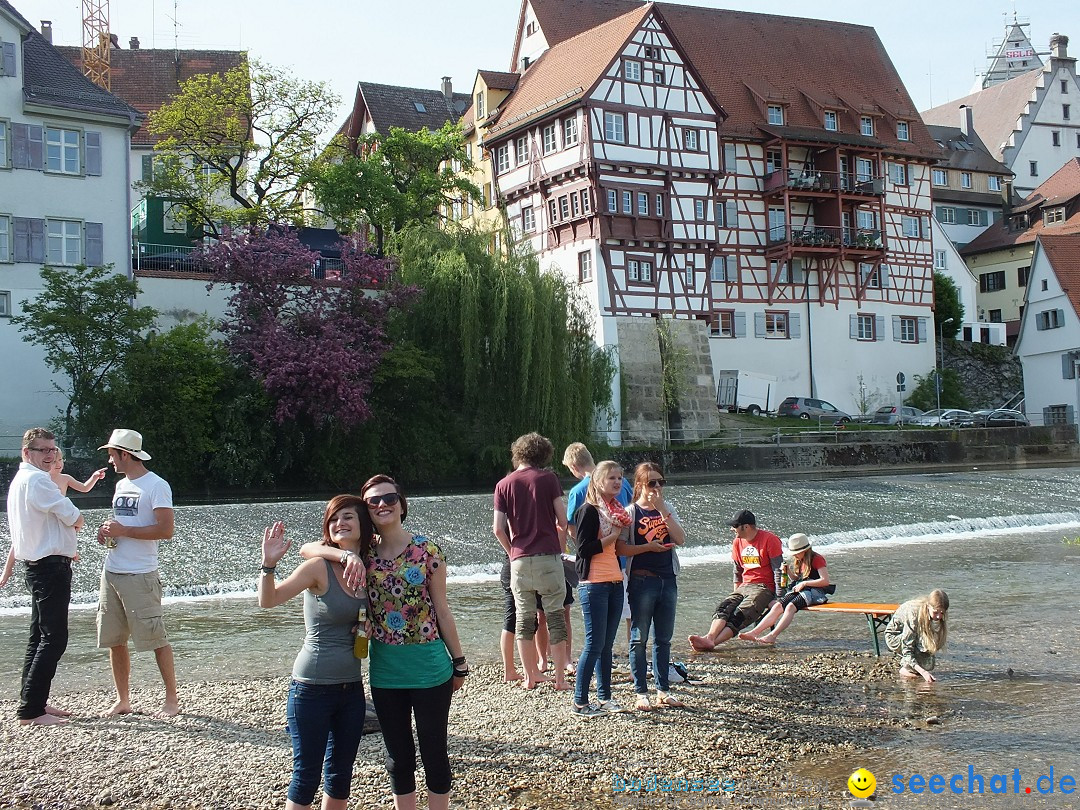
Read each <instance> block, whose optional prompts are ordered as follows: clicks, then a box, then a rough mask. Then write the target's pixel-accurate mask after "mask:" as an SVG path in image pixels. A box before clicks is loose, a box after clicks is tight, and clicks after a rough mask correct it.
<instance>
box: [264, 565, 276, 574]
mask: <svg viewBox="0 0 1080 810" xmlns="http://www.w3.org/2000/svg"><path fill="white" fill-rule="evenodd" d="M276 568H277V566H276V565H264V566H263V567H262V572H263V573H264V574H273V573H274V570H275V569H276Z"/></svg>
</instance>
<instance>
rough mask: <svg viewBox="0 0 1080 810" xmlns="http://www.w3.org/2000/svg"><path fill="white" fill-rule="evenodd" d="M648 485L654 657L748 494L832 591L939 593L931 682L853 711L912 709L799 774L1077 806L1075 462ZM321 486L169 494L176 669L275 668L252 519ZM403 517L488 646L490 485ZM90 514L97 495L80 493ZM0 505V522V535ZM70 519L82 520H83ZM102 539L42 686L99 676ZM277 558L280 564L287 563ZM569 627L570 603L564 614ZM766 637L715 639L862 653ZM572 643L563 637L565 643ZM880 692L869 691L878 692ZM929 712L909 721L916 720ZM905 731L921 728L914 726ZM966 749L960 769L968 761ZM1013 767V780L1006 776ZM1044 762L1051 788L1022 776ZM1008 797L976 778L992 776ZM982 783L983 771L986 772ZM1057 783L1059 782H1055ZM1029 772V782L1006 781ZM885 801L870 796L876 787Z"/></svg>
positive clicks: (864, 637) (22, 621) (18, 625)
mask: <svg viewBox="0 0 1080 810" xmlns="http://www.w3.org/2000/svg"><path fill="white" fill-rule="evenodd" d="M667 497H668V499H669V501H670V502H671V503H673V504H674V505H675V506H676V509H677V511H678V512H679V515H680V517H681V518H682V522H683V524H684V526H685V527H686V532H687V546H686V547H685V548H684V549H683V551H682V553H681V555H680V556H681V559H682V562H683V570H682V574H681V575H680V585H679V608H678V614H677V626H676V643H675V645H674V646H673V655H674V656H675V657H677V658H679V657H681V658H687V659H688V658H689V656H690V651H689V648H688V647H687V646H686V644H685V641H684V639H685V637H686V635H688V634H689V633H692V632H700V631H702V630H704V629H705V628H706V627H707V625H708V621H709V617H710V615H711V612H712V609H713V607H714V605H715V602H716V598H717V596H718V595H722V594H725V593H727V592H728V591H729V590H730V582H731V565H730V562H729V554H730V537H731V534H730V532H729V531H728V530H727V529H726V528H725V526H726V522H727V520H728V518H729V517H730V515H731V514H732V513H733V512H734V511H736V509H739V508H750V509H752V510H753V511H754V512H755V513H756V514H757V516H758V523H759V525H761V526H762V527H763V528H767V529H770V530H772V531H775V532H776V533H777V534H779V535H781V536H786V535H789V534H791V533H793V532H796V531H802V532H806V533H807V534H809V535H810V537H811V539H812V541H813V544H814V547H815V549H816V550H818V551H819V552H821V553H822V554H823V555H824V556H826V557H827V559H828V562H829V572H830V575H831V577H832V579H833V580H834V581H835V582H836V583H837V584H838V593H837V595H836V596H835V597H834V600H843V601H874V602H902V601H904V600H905V599H908V598H910V597H912V596H916V595H919V594H924V593H927V592H929V591H930V590H932V589H933V588H936V587H940V588H944V589H945V590H947V591H948V592H949V595H950V598H951V601H952V609H951V610H950V614H949V619H950V633H949V646H948V649H947V650H946V651H945V652H944V653H943V654H942V655H941V656H939V664H938V674H939V675H940V680H939V681H938V683H937V684H935V685H933V686H932V687H923V686H921V685H913V684H901V683H896V684H892V683H889V684H886V685H885V686H884V687H883V689H882V691H881V693H880V694H879V695H878V696H877V697H878V698H879V700H877V701H873V700H871V701H868V711H878V712H881V711H887V712H888V713H889V714H890V715H893V716H895V717H900V718H910V719H911V720H912V725H913V726H914V727H913V728H911V729H906V728H905V729H900V730H894V731H889V732H887V733H886V734H885V736H884V737H883V739H882V741H881V745H880V746H879V747H875V748H874V749H871V750H859V751H853V752H850V754H849V753H844V754H843V755H840V756H834V757H833V758H831V759H828V760H826V759H819V760H816V761H814V763H813V768H814V773H813V774H809V773H808V774H807V776H823V775H824V776H828V777H830V778H831V779H833V778H839V779H840V782H841V783H843V781H844V780H846V774H847V773H850V772H851V771H852V770H854V769H855V768H857V767H866V768H868V769H869V770H871V771H872V772H874V773H875V774H877V778H878V785H879V787H878V793H877V795H878V798H879V806H908V804H906V802H909V801H910V802H912V803H911V804H910V806H920V804H921V806H926V807H953V806H956V807H961V806H962V807H966V806H969V805H972V804H975V803H979V804H981V803H991V804H993V805H994V806H997V807H1002V808H1006V807H1013V806H1025V807H1036V806H1046V807H1072V806H1077V807H1080V802H1076V800H1075V798H1074V796H1075V795H1077V794H1073V795H1063V794H1062V793H1061V791H1060V788H1061V787H1062V785H1061V780H1062V777H1063V776H1067V775H1071V776H1072V777H1073V778H1074V779H1076V780H1077V781H1080V753H1078V751H1080V731H1078V720H1077V718H1078V717H1080V649H1078V645H1077V625H1078V619H1080V601H1078V600H1077V598H1076V596H1077V592H1078V591H1080V546H1078V545H1070V544H1067V543H1065V542H1064V541H1065V540H1066V538H1075V537H1077V535H1078V534H1080V468H1055V469H1045V470H1022V471H1006V472H1002V471H993V472H991V471H987V472H983V471H979V470H972V471H969V472H963V473H944V474H929V475H901V476H867V477H862V478H846V479H822V480H806V479H803V478H800V479H797V480H793V481H790V482H784V481H748V482H745V483H721V484H701V483H694V484H687V485H672V486H670V487H669V488H668V492H667ZM322 506H323V502H321V501H320V502H289V503H264V504H237V505H217V506H181V507H178V508H177V510H176V524H177V531H176V537H175V538H174V539H173V540H172V541H171V542H169V543H166V544H163V545H162V555H161V572H162V580H163V582H164V583H165V589H166V601H167V602H168V607H167V609H166V622H167V625H168V627H169V632H170V637H171V638H172V641H173V646H174V650H175V653H176V659H177V671H178V674H179V676H180V678H181V680H186V681H194V680H218V679H231V678H244V677H259V676H264V675H278V674H282V673H285V672H287V671H288V670H289V668H290V667H291V663H292V659H293V657H294V656H295V654H296V650H297V648H298V646H299V643H300V639H301V637H302V633H303V617H302V611H301V605H300V601H299V600H295V601H294V602H293V603H291V604H288V605H285V606H282V607H280V608H277V609H275V610H271V611H263V610H260V609H259V608H258V607H257V606H256V605H255V599H254V594H255V575H256V574H257V572H258V566H259V563H260V552H259V544H260V541H261V534H262V527H263V526H265V525H267V524H268V523H270V522H271V521H273V520H276V519H281V520H284V521H285V523H286V527H287V534H288V535H289V536H290V537H293V538H294V539H295V540H297V541H300V542H302V541H306V540H308V539H313V538H316V537H317V536H318V532H319V526H320V520H321V515H322ZM409 507H410V508H409V520H408V524H407V525H408V526H409V528H411V529H412V530H413V531H416V532H422V533H424V534H427V535H428V536H430V537H432V538H434V539H436V540H437V541H438V542H439V543H440V544H441V545H442V547H443V549H444V551H445V552H446V554H447V557H448V560H449V564H450V569H449V571H450V602H451V605H452V607H453V608H454V612H455V616H456V618H457V621H458V626H459V629H460V631H461V634H462V638H463V643H464V645H465V648H466V650H467V651H468V653H469V656H470V659H471V660H473V661H474V662H478V663H484V662H488V663H493V662H495V661H496V660H497V658H498V654H497V639H498V632H499V629H500V623H501V611H502V607H501V605H502V601H501V600H502V594H501V591H500V588H499V585H498V581H497V580H498V570H499V566H500V564H501V550H500V549H499V547H498V544H497V543H496V541H495V539H494V538H493V537H492V535H491V530H490V526H491V495H490V493H483V494H474V495H449V496H439V497H418V498H412V499H410V503H409ZM86 515H87V523H88V525H91V526H96V525H97V524H98V523H99V522H100V521H101V520H103V519H104V518H105V516H106V513H105V512H104V511H103V510H87V512H86ZM6 535H7V523H6V516H5V515H0V537H6ZM84 535H85V536H86V537H89V532H85V533H84ZM101 560H102V550H101V549H99V548H98V547H97V546H96V545H95V544H93V543H91V542H83V543H82V560H81V561H80V562H79V563H78V565H77V567H76V578H75V586H74V590H75V597H74V602H75V605H74V606H73V611H72V628H71V629H72V634H71V643H70V646H69V648H68V652H67V654H66V655H65V657H64V660H63V661H62V662H61V666H60V671H59V673H58V675H57V679H56V682H55V685H54V689H55V691H56V692H57V693H63V692H73V691H82V690H88V689H97V688H101V687H106V686H108V684H109V675H108V665H107V661H106V657H105V656H104V654H103V653H102V652H100V651H98V650H96V649H95V648H94V646H93V636H94V630H93V626H94V611H93V606H94V602H95V599H96V588H97V580H98V576H99V572H100V568H101ZM295 562H296V557H295V555H294V554H292V555H291V562H288V561H287V562H286V563H283V564H282V565H283V570H282V573H285V570H286V569H287V568H288V567H289V566H290V565H291V564H295ZM572 612H573V615H574V618H575V622H576V623H577V626H578V635H577V638H578V639H580V638H581V634H580V611H578V610H577V609H576V608H575V609H574V610H573V611H572ZM27 621H28V608H27V598H26V595H25V591H24V590H23V588H22V585H21V583H15V584H14V585H9V586H8V587H7V588H6V589H5V590H4V591H3V592H0V697H3V698H12V697H14V696H15V694H16V690H17V684H18V680H19V670H20V666H21V660H22V652H23V649H24V648H25V643H26V642H25V639H26V627H27ZM781 642H782V643H781V644H780V645H778V647H777V648H776V650H775V651H774V650H766V649H761V648H758V647H755V646H751V645H747V644H743V643H733V644H731V645H728V648H727V649H725V650H723V652H721V653H719V654H720V655H724V656H732V657H733V658H734V657H738V658H747V657H762V656H768V655H774V654H796V655H797V654H802V653H809V652H820V651H830V650H851V649H857V650H868V649H869V637H868V633H867V629H866V626H865V621H864V620H863V619H862V617H861V616H851V617H847V616H839V615H835V616H829V615H822V616H805V615H804V616H800V617H799V619H798V620H797V621H796V622H795V623H794V624H793V625H792V627H791V628H790V629H789V630H788V631H787V632H786V633H785V634H784V636H783V637H782V639H781ZM579 649H580V648H579ZM134 662H135V663H134V672H133V682H134V683H135V684H136V685H137V686H138V685H142V684H154V685H157V683H158V679H157V675H156V670H155V669H154V664H153V656H148V655H137V656H134ZM882 705H883V706H884V708H882ZM931 716H932V717H937V718H940V719H941V723H940V724H939V725H933V726H932V727H930V728H925V723H924V722H923V721H924V719H925V718H926V717H931ZM920 729H921V730H920ZM969 766H970V768H971V769H972V770H971V772H970V773H969ZM1014 769H1019V774H1020V776H1019V780H1020V794H1015V793H1014V792H1013V779H1014V777H1013V772H1014ZM1051 769H1052V771H1053V774H1054V793H1052V794H1048V795H1046V796H1040V795H1039V787H1042V788H1045V787H1046V786H1047V784H1048V782H1047V781H1045V780H1044V781H1042V782H1040V783H1038V784H1036V779H1037V777H1039V776H1041V775H1044V774H1045V775H1049V774H1050V773H1051ZM913 774H918V775H921V776H923V777H925V778H927V779H928V778H929V777H930V776H931V775H933V774H942V775H944V776H945V778H946V779H948V778H949V777H950V776H951V775H953V774H963V775H964V779H963V780H962V786H963V787H965V788H966V786H967V783H968V780H969V777H971V775H972V774H975V775H982V776H983V777H984V784H985V790H986V794H984V795H982V796H968V795H960V796H955V795H952V794H951V793H949V791H948V788H946V794H945V795H941V796H930V795H929V794H921V795H916V796H913V795H912V794H911V793H910V791H909V790H908V789H907V788H906V789H905V792H904V793H903V794H898V795H897V794H894V793H893V792H892V791H893V789H894V787H895V785H894V783H893V782H892V781H891V780H892V779H893V778H894V777H899V778H901V779H902V780H903V781H904V784H905V786H907V785H908V784H909V783H908V780H909V779H910V777H911V776H912V775H913ZM995 774H998V775H1005V776H1007V778H1008V790H1009V795H1002V796H997V795H989V793H990V790H991V778H992V776H993V775H995ZM995 784H998V783H995ZM1067 786H1068V785H1067V781H1066V785H1065V787H1067ZM1027 787H1032V788H1033V795H1031V796H1028V795H1027V794H1026V793H1024V789H1025V788H1027ZM886 800H887V803H886Z"/></svg>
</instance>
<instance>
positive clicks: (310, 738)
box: [286, 681, 367, 805]
mask: <svg viewBox="0 0 1080 810" xmlns="http://www.w3.org/2000/svg"><path fill="white" fill-rule="evenodd" d="M366 715H367V704H366V702H365V700H364V682H363V681H353V682H352V683H337V684H316V683H301V682H299V681H292V682H291V684H290V685H289V704H288V708H287V711H286V716H287V718H288V729H289V735H290V736H291V737H292V746H293V773H292V781H291V782H290V783H289V801H292V802H296V803H297V804H303V805H308V804H311V802H312V800H313V799H314V798H315V791H316V790H318V788H319V770H320V766H321V768H322V771H323V792H324V793H325V794H326V795H327V796H329V797H330V798H331V799H347V798H349V790H350V786H351V784H352V769H353V762H355V761H356V750H357V749H358V748H359V747H360V735H362V734H363V733H364V718H365V717H366Z"/></svg>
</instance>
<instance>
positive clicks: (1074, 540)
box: [1061, 537, 1080, 546]
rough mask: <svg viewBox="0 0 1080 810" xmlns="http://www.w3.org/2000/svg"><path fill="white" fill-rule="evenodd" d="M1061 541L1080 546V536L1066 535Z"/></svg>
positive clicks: (1068, 544)
mask: <svg viewBox="0 0 1080 810" xmlns="http://www.w3.org/2000/svg"><path fill="white" fill-rule="evenodd" d="M1061 542H1062V544H1063V545H1066V546H1080V537H1065V538H1063V539H1062V541H1061Z"/></svg>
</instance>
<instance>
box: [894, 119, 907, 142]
mask: <svg viewBox="0 0 1080 810" xmlns="http://www.w3.org/2000/svg"><path fill="white" fill-rule="evenodd" d="M896 139H897V140H898V141H910V140H911V137H910V133H909V131H908V122H907V121H897V122H896Z"/></svg>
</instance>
